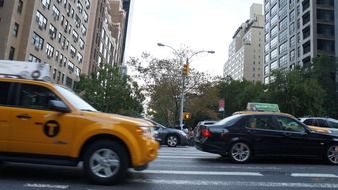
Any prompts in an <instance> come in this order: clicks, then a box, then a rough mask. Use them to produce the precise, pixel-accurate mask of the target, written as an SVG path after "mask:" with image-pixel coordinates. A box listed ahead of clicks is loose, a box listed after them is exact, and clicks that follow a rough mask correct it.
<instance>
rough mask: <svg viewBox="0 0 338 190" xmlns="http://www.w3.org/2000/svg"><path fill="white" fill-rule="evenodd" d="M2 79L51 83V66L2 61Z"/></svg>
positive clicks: (0, 74)
mask: <svg viewBox="0 0 338 190" xmlns="http://www.w3.org/2000/svg"><path fill="white" fill-rule="evenodd" d="M0 78H19V79H30V80H40V81H46V82H51V77H50V72H49V64H44V63H36V62H28V61H11V60H0Z"/></svg>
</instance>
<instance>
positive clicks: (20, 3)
mask: <svg viewBox="0 0 338 190" xmlns="http://www.w3.org/2000/svg"><path fill="white" fill-rule="evenodd" d="M22 7H23V1H22V0H19V3H18V8H17V10H16V11H17V12H18V13H19V14H21V13H22Z"/></svg>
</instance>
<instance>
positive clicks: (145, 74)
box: [128, 49, 217, 126]
mask: <svg viewBox="0 0 338 190" xmlns="http://www.w3.org/2000/svg"><path fill="white" fill-rule="evenodd" d="M178 52H179V56H178V57H176V58H174V59H157V58H154V57H152V56H151V55H150V54H146V53H144V54H143V55H142V56H141V57H140V58H131V59H130V60H129V61H128V65H129V66H131V68H133V70H134V72H135V73H136V75H135V77H137V79H138V81H139V82H140V83H141V84H142V89H143V90H144V91H145V92H146V93H145V94H146V96H147V97H149V102H148V108H149V109H150V110H152V116H153V117H154V119H155V120H156V121H158V122H160V123H162V124H164V125H167V126H175V125H176V124H177V121H178V120H179V108H180V97H181V92H182V91H181V90H182V66H183V65H181V63H182V62H181V60H184V58H185V57H187V54H189V52H190V51H189V50H187V49H181V50H179V51H178ZM180 57H181V59H180ZM209 80H210V76H208V75H206V74H204V73H201V72H197V71H196V70H194V69H193V68H191V67H190V71H189V75H188V76H187V78H186V81H185V106H184V107H185V111H187V112H192V111H197V110H191V108H190V107H189V105H190V102H191V98H192V97H194V96H195V95H198V94H200V93H201V91H200V86H201V85H203V84H205V83H207V82H209ZM215 104H217V102H215ZM194 108H196V107H194ZM199 109H205V108H204V107H203V108H202V107H199ZM193 117H194V114H193Z"/></svg>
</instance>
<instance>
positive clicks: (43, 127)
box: [9, 84, 75, 156]
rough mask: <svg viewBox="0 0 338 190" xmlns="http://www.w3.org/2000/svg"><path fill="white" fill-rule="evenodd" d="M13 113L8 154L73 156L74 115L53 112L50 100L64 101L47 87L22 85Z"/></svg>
mask: <svg viewBox="0 0 338 190" xmlns="http://www.w3.org/2000/svg"><path fill="white" fill-rule="evenodd" d="M17 93H18V98H17V105H16V107H14V108H12V109H11V112H12V116H11V117H12V118H11V120H12V121H13V126H12V127H11V129H10V141H9V151H10V152H15V153H30V154H44V155H59V156H67V155H69V154H70V148H71V143H72V142H71V139H72V135H73V129H74V123H75V121H74V117H73V114H72V113H62V112H58V111H54V110H51V109H50V108H49V107H50V106H49V101H50V100H61V99H60V98H58V97H57V95H56V94H55V93H53V92H52V91H51V90H49V89H48V88H46V87H44V86H39V85H33V84H21V85H19V88H18V91H17Z"/></svg>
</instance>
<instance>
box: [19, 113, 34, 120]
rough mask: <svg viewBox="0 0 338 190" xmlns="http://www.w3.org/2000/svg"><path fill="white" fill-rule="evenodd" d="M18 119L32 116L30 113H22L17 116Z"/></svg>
mask: <svg viewBox="0 0 338 190" xmlns="http://www.w3.org/2000/svg"><path fill="white" fill-rule="evenodd" d="M16 117H17V118H18V119H30V118H32V117H31V116H30V115H28V114H20V115H17V116H16Z"/></svg>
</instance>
